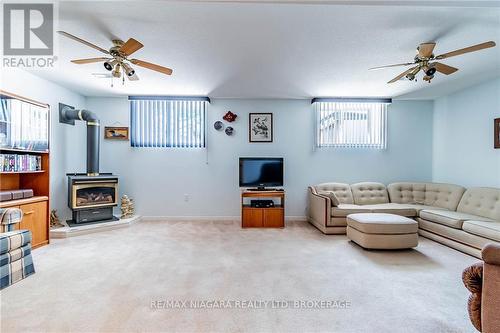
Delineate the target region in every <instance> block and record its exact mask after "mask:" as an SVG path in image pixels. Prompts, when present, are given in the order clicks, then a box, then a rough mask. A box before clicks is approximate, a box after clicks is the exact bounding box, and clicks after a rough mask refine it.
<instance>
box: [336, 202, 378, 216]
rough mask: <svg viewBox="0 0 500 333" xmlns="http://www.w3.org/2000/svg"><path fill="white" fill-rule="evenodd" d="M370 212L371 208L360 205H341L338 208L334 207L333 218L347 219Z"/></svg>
mask: <svg viewBox="0 0 500 333" xmlns="http://www.w3.org/2000/svg"><path fill="white" fill-rule="evenodd" d="M370 212H371V210H370V208H365V207H364V206H360V205H351V204H340V205H338V207H332V217H346V216H347V215H349V214H355V213H370Z"/></svg>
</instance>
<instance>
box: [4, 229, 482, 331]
mask: <svg viewBox="0 0 500 333" xmlns="http://www.w3.org/2000/svg"><path fill="white" fill-rule="evenodd" d="M34 260H35V267H36V271H37V273H36V274H35V275H34V276H32V277H30V278H28V279H26V280H24V281H21V282H19V283H17V284H15V285H13V286H11V287H9V288H7V289H6V290H4V291H2V293H1V331H2V332H21V331H26V332H27V331H29V332H70V331H71V332H118V331H121V332H134V331H135V332H139V331H141V332H146V331H149V332H159V331H168V332H202V331H203V332H306V331H307V332H327V331H328V332H473V331H474V330H473V328H472V326H471V325H470V323H469V320H468V318H467V311H466V302H467V297H468V294H467V292H466V290H465V288H464V287H463V286H462V283H461V279H460V277H461V272H462V269H463V268H464V267H466V266H467V265H469V264H472V263H474V262H476V261H477V260H476V259H475V258H472V257H470V256H467V255H465V254H462V253H460V252H457V251H455V250H452V249H449V248H447V247H445V246H442V245H440V244H437V243H435V242H433V241H430V240H427V239H424V238H421V239H420V245H419V247H418V248H417V250H407V251H396V252H384V251H364V250H362V249H361V248H359V247H358V246H356V245H355V244H352V243H350V242H348V241H347V239H346V237H345V236H334V235H331V236H325V235H323V234H321V233H320V232H319V231H318V230H316V229H315V228H314V227H312V226H310V225H309V224H307V223H305V222H295V223H289V224H288V225H287V228H285V229H284V230H242V229H240V227H239V225H238V223H237V222H207V221H203V222H202V221H200V222H185V221H183V222H139V223H137V224H135V225H133V226H132V227H130V228H124V229H118V230H112V231H106V232H101V233H96V234H91V235H84V236H78V237H74V238H70V239H63V240H54V241H53V243H52V244H51V245H49V246H46V247H44V248H41V249H39V250H35V251H34ZM168 300H172V301H174V300H178V301H198V302H199V303H197V304H199V306H203V304H205V305H206V306H209V304H212V305H214V304H216V303H209V302H208V301H213V300H220V301H229V302H228V303H226V308H223V309H221V308H216V309H213V308H212V309H207V308H205V309H192V308H188V309H179V308H167V307H168V306H167V305H168V304H167V305H164V306H163V308H162V309H152V308H151V304H152V302H155V301H168ZM272 300H277V301H290V302H291V303H274V304H275V306H277V305H279V306H281V307H282V308H274V309H273V308H270V306H268V308H250V304H257V303H247V305H244V304H245V303H243V301H272ZM300 300H303V301H320V300H324V301H331V303H328V304H327V305H325V304H326V303H323V309H318V308H312V309H311V308H294V307H293V305H294V304H296V303H294V301H300ZM202 301H207V303H202ZM233 301H234V302H233ZM236 301H240V303H236ZM334 301H338V303H335V302H334ZM343 301H347V302H348V303H342V302H343ZM154 304H156V306H158V305H160V306H161V303H154ZM219 304H223V303H219ZM227 304H229V305H227ZM268 304H269V303H268ZM282 304H283V305H282ZM285 304H288V308H285V307H286V305H285ZM311 304H313V305H314V303H310V304H309V305H311ZM342 304H344V305H345V306H346V307H347V308H342V307H343V306H342ZM170 305H171V306H173V305H174V304H170ZM227 306H232V308H227ZM316 307H317V303H316Z"/></svg>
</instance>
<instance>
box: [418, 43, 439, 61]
mask: <svg viewBox="0 0 500 333" xmlns="http://www.w3.org/2000/svg"><path fill="white" fill-rule="evenodd" d="M435 46H436V43H422V44H420V45H419V46H418V57H419V58H430V57H431V56H432V51H434V47H435Z"/></svg>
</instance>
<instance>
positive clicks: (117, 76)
mask: <svg viewBox="0 0 500 333" xmlns="http://www.w3.org/2000/svg"><path fill="white" fill-rule="evenodd" d="M111 74H112V75H113V77H116V78H119V77H120V76H122V73H121V71H120V64H117V65H116V66H115V69H114V70H113V72H112V73H111Z"/></svg>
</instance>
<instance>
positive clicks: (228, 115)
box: [222, 111, 238, 123]
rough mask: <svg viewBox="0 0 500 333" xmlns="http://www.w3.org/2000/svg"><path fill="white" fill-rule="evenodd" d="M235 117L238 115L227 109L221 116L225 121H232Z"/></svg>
mask: <svg viewBox="0 0 500 333" xmlns="http://www.w3.org/2000/svg"><path fill="white" fill-rule="evenodd" d="M236 117H238V115H237V114H234V113H232V112H231V111H227V113H226V114H225V115H224V117H222V119H224V120H225V121H227V122H228V123H232V122H233V121H235V120H236Z"/></svg>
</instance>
